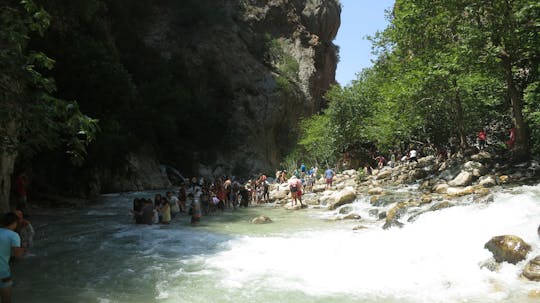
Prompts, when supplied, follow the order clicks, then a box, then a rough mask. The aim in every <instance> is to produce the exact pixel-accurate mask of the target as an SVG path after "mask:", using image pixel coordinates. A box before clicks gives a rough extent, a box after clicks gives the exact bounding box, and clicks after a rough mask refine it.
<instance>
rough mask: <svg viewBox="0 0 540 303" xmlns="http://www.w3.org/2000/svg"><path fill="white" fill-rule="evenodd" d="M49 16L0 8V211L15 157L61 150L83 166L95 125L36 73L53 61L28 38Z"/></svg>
mask: <svg viewBox="0 0 540 303" xmlns="http://www.w3.org/2000/svg"><path fill="white" fill-rule="evenodd" d="M48 25H49V15H48V13H47V12H46V11H45V10H43V9H42V8H41V7H39V6H37V5H36V4H35V3H34V2H33V1H30V0H23V1H15V0H12V1H4V2H3V3H2V5H1V7H0V46H1V48H0V91H1V95H0V96H1V102H0V138H1V143H2V144H1V146H0V181H1V182H0V183H1V184H2V187H1V188H0V210H1V211H7V210H9V208H10V205H9V203H10V190H11V176H12V174H13V169H14V165H15V161H16V160H17V159H18V158H23V159H28V158H31V157H32V156H33V155H35V154H36V153H37V152H39V151H41V150H43V149H56V148H63V149H64V150H65V151H66V152H67V153H68V154H69V155H70V158H71V159H72V160H73V162H74V163H75V164H81V163H82V161H83V159H84V156H85V153H86V144H87V143H88V142H89V141H91V140H93V139H94V136H95V133H96V131H97V124H96V123H97V121H95V120H93V119H91V118H89V117H87V116H85V115H83V114H82V113H81V112H80V110H79V108H78V106H77V104H76V103H75V102H66V101H64V100H60V99H57V98H54V97H52V96H51V94H52V93H54V91H55V84H54V81H53V80H52V79H50V78H47V77H45V76H43V74H42V73H41V71H40V70H43V69H51V68H52V67H53V65H54V61H53V60H52V59H50V58H49V57H47V56H46V55H45V54H43V53H41V52H36V51H32V50H30V49H29V48H28V42H29V40H30V37H31V35H33V34H39V35H42V34H43V33H44V31H45V29H46V28H47V27H48Z"/></svg>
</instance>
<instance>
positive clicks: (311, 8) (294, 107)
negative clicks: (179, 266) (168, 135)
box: [145, 0, 341, 175]
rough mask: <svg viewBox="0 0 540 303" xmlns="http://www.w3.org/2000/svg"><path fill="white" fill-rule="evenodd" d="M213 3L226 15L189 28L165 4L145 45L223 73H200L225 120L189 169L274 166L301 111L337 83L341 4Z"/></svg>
mask: <svg viewBox="0 0 540 303" xmlns="http://www.w3.org/2000/svg"><path fill="white" fill-rule="evenodd" d="M211 6H215V10H216V11H218V12H219V14H217V13H216V15H219V16H218V17H216V18H221V19H223V20H222V21H219V22H218V21H215V19H214V21H212V20H211V21H210V22H203V21H201V23H200V24H196V25H195V26H194V25H193V24H190V25H189V28H190V31H189V32H186V28H183V27H179V26H178V21H179V20H176V19H175V14H174V11H173V12H170V8H169V7H165V6H162V7H158V8H156V10H155V12H154V17H153V18H152V22H151V24H150V25H149V26H147V27H146V29H147V31H146V37H145V42H146V44H147V45H150V46H152V47H153V48H154V49H156V50H157V51H158V52H160V53H161V55H162V57H163V58H164V59H167V58H168V57H169V56H171V53H174V52H177V53H178V52H179V53H180V54H181V57H182V58H183V59H184V65H185V68H186V70H187V73H188V74H189V73H192V74H194V75H195V74H197V75H199V74H200V71H201V69H211V73H212V78H214V79H219V81H214V82H208V81H206V80H204V79H203V81H201V83H200V86H201V87H200V91H201V94H203V93H204V94H207V93H209V92H210V93H211V94H213V95H214V96H218V97H219V99H220V102H222V103H223V104H221V106H223V115H224V120H223V121H221V122H216V123H222V124H223V125H222V129H223V130H224V136H223V140H222V141H221V142H219V141H218V142H215V144H214V145H213V147H212V148H211V149H206V150H202V151H201V150H199V151H197V155H195V156H193V159H191V161H192V163H193V166H192V167H191V168H190V169H191V170H192V173H194V174H214V175H220V174H228V173H236V174H240V175H242V174H245V173H258V172H261V171H267V170H269V169H275V168H276V167H277V165H278V164H279V162H280V159H282V157H283V156H284V155H285V154H286V153H287V152H288V151H289V149H290V148H292V147H293V144H294V142H295V139H296V136H297V131H296V125H297V122H298V120H299V118H301V117H305V116H308V115H311V114H313V113H316V112H317V111H318V110H320V109H321V107H322V106H324V103H325V101H324V100H323V94H324V93H325V92H326V90H327V89H328V87H329V86H330V85H331V84H333V83H335V70H336V66H337V47H336V46H335V45H334V44H333V43H332V41H333V39H334V38H335V36H336V34H337V30H338V28H339V25H340V13H341V6H340V5H339V3H338V1H335V0H272V1H262V0H260V1H257V0H255V1H237V0H225V1H214V2H212V4H211ZM209 62H211V64H210V65H209V64H208V63H209ZM208 122H209V123H212V121H208ZM209 167H211V168H212V169H211V170H210V171H209V169H208V168H209ZM216 167H218V169H217V170H216Z"/></svg>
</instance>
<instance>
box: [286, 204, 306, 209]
mask: <svg viewBox="0 0 540 303" xmlns="http://www.w3.org/2000/svg"><path fill="white" fill-rule="evenodd" d="M285 209H287V210H299V209H302V206H300V203H296V205H292V203H288V204H287V205H285Z"/></svg>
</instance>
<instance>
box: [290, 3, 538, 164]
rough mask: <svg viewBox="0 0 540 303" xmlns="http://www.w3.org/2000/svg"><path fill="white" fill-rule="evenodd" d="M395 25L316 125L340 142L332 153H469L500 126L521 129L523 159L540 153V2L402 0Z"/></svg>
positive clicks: (332, 94)
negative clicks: (420, 149) (353, 148)
mask: <svg viewBox="0 0 540 303" xmlns="http://www.w3.org/2000/svg"><path fill="white" fill-rule="evenodd" d="M388 18H389V21H390V25H389V26H388V28H387V29H386V30H384V31H383V32H379V33H377V34H376V35H374V36H373V37H371V38H370V39H371V41H372V42H373V45H374V53H375V54H377V56H378V58H377V60H376V62H375V64H374V66H373V67H371V68H369V69H366V70H364V71H362V72H361V73H360V74H358V78H357V80H356V81H353V82H352V83H351V84H350V85H349V86H347V87H344V88H341V87H334V88H333V89H332V90H330V91H329V92H328V93H327V95H326V97H327V99H328V100H329V105H328V109H326V110H325V111H324V113H323V114H322V117H319V118H318V119H319V120H320V121H324V123H325V124H326V125H329V129H330V131H329V132H328V133H327V134H326V135H327V136H330V137H327V140H329V141H335V142H336V144H335V145H333V148H332V149H331V150H326V151H325V152H326V153H328V154H333V155H336V154H339V152H340V151H341V152H342V151H343V150H347V149H348V147H349V146H350V145H354V144H353V143H354V142H360V143H361V144H364V145H370V144H372V145H374V146H375V147H376V149H378V150H379V151H386V150H387V149H393V148H397V149H402V151H404V149H406V148H407V147H408V146H409V144H410V143H413V144H417V143H420V142H422V144H425V143H432V144H435V145H439V146H444V145H447V144H449V142H457V143H458V144H459V145H461V146H462V147H465V146H466V145H467V143H468V142H472V140H471V139H474V138H475V133H476V132H477V131H478V130H479V129H481V128H484V127H486V126H488V125H495V124H496V125H499V126H500V127H502V128H503V129H502V130H500V131H501V132H506V131H507V129H509V128H511V127H515V128H516V134H517V136H518V137H519V138H517V140H516V146H515V147H514V149H513V151H512V152H513V156H514V157H515V158H516V159H518V160H523V159H526V158H528V156H529V153H530V148H529V143H530V142H531V143H532V146H533V149H532V150H533V152H535V153H537V152H538V146H539V144H540V137H539V136H538V131H537V129H538V128H537V126H538V122H539V121H540V120H539V119H538V116H539V114H538V110H539V105H538V104H539V102H540V101H539V100H538V96H539V95H538V81H539V73H538V71H539V69H538V63H539V56H540V37H538V35H539V32H540V31H539V28H540V5H539V4H538V2H537V1H532V0H496V1H466V0H449V1H427V0H397V1H396V3H395V6H394V8H393V9H392V10H391V12H390V13H389V14H388ZM323 117H325V118H323ZM497 121H499V122H500V123H496V122H497ZM501 125H502V126H501ZM332 126H335V128H332ZM311 127H313V128H316V127H315V126H313V125H312V126H311ZM332 129H334V130H336V131H334V132H332ZM528 129H532V134H530V135H529V133H528ZM518 133H519V134H518ZM304 134H310V133H309V132H304ZM451 138H455V140H453V141H452V139H451ZM502 139H504V138H502ZM300 142H303V141H300ZM306 150H307V149H306Z"/></svg>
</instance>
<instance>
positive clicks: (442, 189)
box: [433, 183, 450, 194]
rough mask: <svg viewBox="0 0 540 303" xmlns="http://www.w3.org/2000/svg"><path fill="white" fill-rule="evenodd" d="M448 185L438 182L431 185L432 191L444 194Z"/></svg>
mask: <svg viewBox="0 0 540 303" xmlns="http://www.w3.org/2000/svg"><path fill="white" fill-rule="evenodd" d="M449 187H450V186H449V185H448V184H446V183H440V184H436V185H435V186H433V192H435V193H438V194H446V192H447V191H448V188H449Z"/></svg>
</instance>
